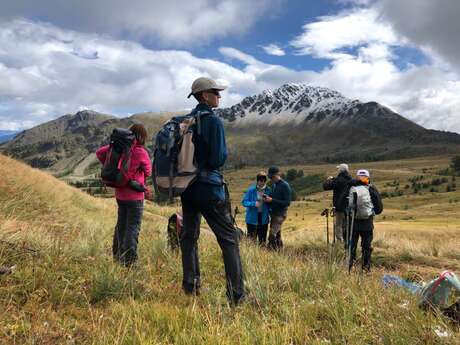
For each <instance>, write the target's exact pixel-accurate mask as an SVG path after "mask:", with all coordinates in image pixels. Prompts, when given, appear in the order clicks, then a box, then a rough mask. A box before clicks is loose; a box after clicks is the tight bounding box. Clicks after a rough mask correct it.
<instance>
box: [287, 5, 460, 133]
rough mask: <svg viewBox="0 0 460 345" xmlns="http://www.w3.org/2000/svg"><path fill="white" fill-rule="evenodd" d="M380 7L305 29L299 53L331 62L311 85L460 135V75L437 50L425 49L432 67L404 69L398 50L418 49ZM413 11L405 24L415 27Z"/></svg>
mask: <svg viewBox="0 0 460 345" xmlns="http://www.w3.org/2000/svg"><path fill="white" fill-rule="evenodd" d="M383 1H384V2H385V1H386V2H388V3H390V2H392V3H395V4H396V3H398V4H402V2H396V1H392V0H383ZM369 3H373V2H369ZM404 3H405V2H404ZM361 5H365V4H364V3H363V4H361ZM380 5H381V4H378V6H380ZM413 5H414V6H415V3H414V4H413ZM378 6H377V5H376V6H374V7H371V8H369V7H368V8H361V7H359V8H354V9H352V10H348V11H345V12H342V13H339V14H337V15H331V16H325V17H320V18H318V21H316V22H313V23H308V24H305V25H304V27H303V33H301V34H300V35H299V36H298V37H297V38H296V39H294V40H293V41H292V42H291V44H292V45H293V46H294V47H295V48H297V49H298V54H302V55H312V56H315V57H318V58H326V59H330V60H331V64H330V66H328V67H326V68H325V69H324V70H323V71H321V72H320V73H317V74H315V75H314V76H313V78H312V79H310V82H312V83H314V84H316V85H323V86H327V87H330V88H333V89H336V90H338V91H340V92H342V93H343V94H345V95H346V96H348V97H351V98H357V99H360V100H362V101H377V102H380V103H382V104H384V105H386V106H389V107H390V108H392V109H393V110H395V111H397V112H399V113H400V114H402V115H404V116H406V117H408V118H410V119H412V120H414V121H416V122H417V123H419V124H421V125H424V126H426V127H428V128H435V129H443V130H450V131H452V130H454V131H457V132H460V116H459V115H460V114H459V113H458V112H457V109H459V108H460V99H459V98H458V97H457V96H456V94H458V92H459V91H460V89H459V88H460V83H459V78H458V75H456V74H455V73H453V72H452V71H449V69H448V68H446V65H445V64H442V61H440V60H439V59H438V58H437V56H435V55H433V54H432V52H433V51H434V48H433V49H430V48H429V47H426V46H421V47H420V50H421V51H422V50H423V52H425V53H426V54H429V55H430V57H431V60H432V63H431V64H430V65H425V66H415V65H409V66H408V67H406V68H405V69H401V68H400V67H399V66H398V65H397V64H396V62H395V60H396V58H397V56H396V54H395V53H394V51H393V50H394V48H396V47H402V48H404V47H411V48H414V47H417V46H416V45H415V44H414V43H412V42H411V41H410V40H408V39H407V38H406V37H405V35H404V33H403V34H400V33H399V32H398V31H396V30H395V29H394V28H393V26H392V25H391V23H390V22H389V21H387V20H385V19H384V18H382V16H381V15H380V11H381V8H380V7H378ZM394 6H395V7H401V6H402V7H406V5H400V6H399V5H394ZM415 7H416V6H415ZM409 12H410V10H409V8H408V11H407V13H405V14H406V16H404V15H403V16H401V22H405V23H412V22H413V20H410V21H407V18H408V15H409ZM415 12H417V11H415ZM419 19H421V18H419ZM414 21H415V22H418V20H414ZM408 25H410V24H408ZM414 25H419V24H414ZM454 27H455V25H454ZM457 47H458V46H457Z"/></svg>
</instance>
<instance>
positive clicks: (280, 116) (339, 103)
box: [219, 83, 359, 123]
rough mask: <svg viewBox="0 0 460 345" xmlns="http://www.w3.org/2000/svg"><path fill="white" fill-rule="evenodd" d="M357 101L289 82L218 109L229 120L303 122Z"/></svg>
mask: <svg viewBox="0 0 460 345" xmlns="http://www.w3.org/2000/svg"><path fill="white" fill-rule="evenodd" d="M358 103H359V101H352V100H350V99H348V98H346V97H344V96H343V95H342V94H340V93H339V92H337V91H334V90H331V89H328V88H325V87H314V86H310V85H307V84H298V83H289V84H284V85H282V86H281V87H279V88H277V89H274V90H271V89H269V90H265V91H263V92H262V93H260V94H258V95H253V96H249V97H246V98H244V99H243V100H242V101H241V102H240V103H238V104H235V105H234V106H232V107H230V108H226V109H222V110H220V111H219V113H220V115H221V116H222V117H223V118H225V119H227V120H229V121H235V120H239V119H248V120H249V119H252V120H255V119H257V121H259V122H260V121H267V122H270V123H271V122H274V121H275V122H276V121H282V122H285V121H286V120H295V121H296V122H299V121H303V120H305V119H306V118H310V119H311V118H312V117H315V116H320V117H324V116H325V115H330V114H338V113H346V112H347V111H348V110H349V109H350V108H353V106H355V105H356V104H358Z"/></svg>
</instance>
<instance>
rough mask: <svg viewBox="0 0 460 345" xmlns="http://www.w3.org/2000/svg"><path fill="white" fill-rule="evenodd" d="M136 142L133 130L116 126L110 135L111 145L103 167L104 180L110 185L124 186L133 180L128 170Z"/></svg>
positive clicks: (102, 177) (102, 176) (102, 175)
mask: <svg viewBox="0 0 460 345" xmlns="http://www.w3.org/2000/svg"><path fill="white" fill-rule="evenodd" d="M135 143H136V137H135V135H134V133H133V132H131V131H130V130H128V129H124V128H115V129H114V130H113V131H112V134H111V135H110V146H109V150H108V152H107V156H106V159H105V162H104V165H103V166H102V168H101V179H102V182H103V183H104V184H105V185H106V186H109V187H114V188H115V187H124V186H126V185H128V183H129V181H130V180H131V176H129V173H128V170H129V166H130V164H131V154H132V150H133V147H134V145H135Z"/></svg>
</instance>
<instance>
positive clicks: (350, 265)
mask: <svg viewBox="0 0 460 345" xmlns="http://www.w3.org/2000/svg"><path fill="white" fill-rule="evenodd" d="M357 200H358V194H357V193H353V205H352V208H351V226H350V242H349V243H348V273H350V272H351V267H352V266H353V258H352V256H351V252H352V247H353V228H354V226H355V216H356V207H357V205H356V204H357Z"/></svg>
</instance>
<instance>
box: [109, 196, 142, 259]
mask: <svg viewBox="0 0 460 345" xmlns="http://www.w3.org/2000/svg"><path fill="white" fill-rule="evenodd" d="M117 204H118V220H117V225H116V227H115V233H114V235H113V245H112V252H113V258H114V259H115V260H117V261H119V262H120V263H121V264H123V265H125V266H130V265H132V264H133V263H134V262H136V260H137V242H138V238H139V232H140V230H141V221H142V212H143V210H144V200H133V201H125V200H117Z"/></svg>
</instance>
